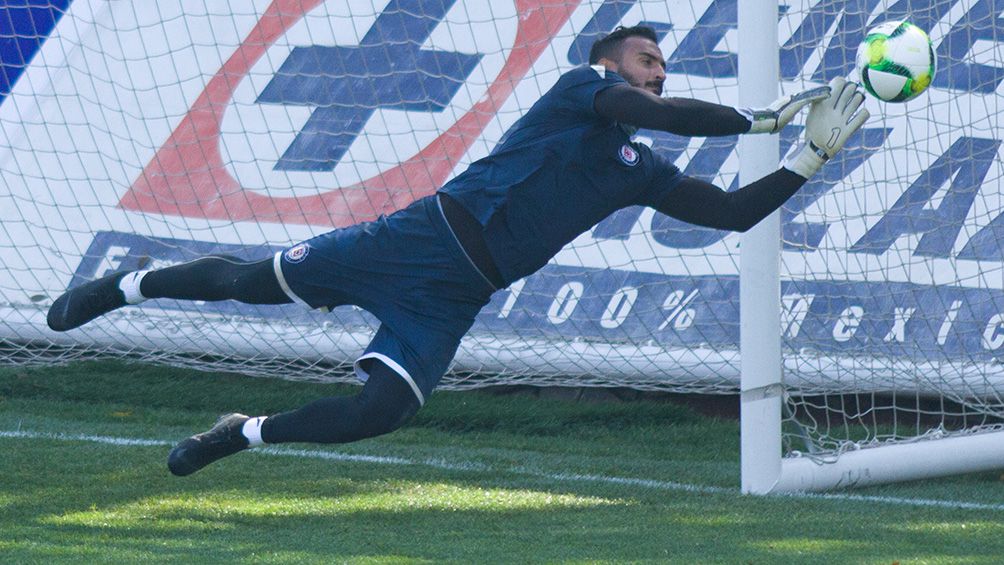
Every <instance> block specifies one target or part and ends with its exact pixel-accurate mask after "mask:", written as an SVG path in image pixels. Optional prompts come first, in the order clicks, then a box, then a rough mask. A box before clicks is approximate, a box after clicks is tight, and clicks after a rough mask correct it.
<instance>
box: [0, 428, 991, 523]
mask: <svg viewBox="0 0 1004 565" xmlns="http://www.w3.org/2000/svg"><path fill="white" fill-rule="evenodd" d="M0 438H14V439H49V440H58V441H85V442H91V443H101V444H105V445H117V446H122V447H133V446H140V447H164V446H173V445H174V443H175V442H173V441H167V440H158V439H134V438H123V437H113V436H101V435H89V434H62V433H48V432H32V431H25V430H0ZM249 453H257V454H261V455H269V456H278V457H297V458H302V459H321V460H325V461H348V462H354V463H376V464H380V465H418V466H422V467H431V468H434V469H442V470H445V471H476V472H484V471H493V472H496V473H499V472H506V473H512V474H518V475H524V476H531V477H537V478H542V479H548V480H552V481H556V482H588V483H603V484H614V485H626V486H635V487H643V488H650V489H657V490H669V491H680V492H688V493H698V494H728V495H736V494H738V491H736V489H734V488H728V487H714V486H704V485H692V484H687V483H677V482H673V481H659V480H654V479H639V478H631V477H610V476H606V475H581V474H574V473H547V472H544V471H538V470H533V469H528V468H525V467H509V468H505V469H500V468H497V467H494V466H492V465H487V464H484V463H478V462H475V461H450V460H446V459H408V458H405V457H387V456H382V455H356V454H351V453H339V452H337V451H313V450H307V449H290V448H286V447H261V448H255V449H252V450H250V451H249ZM767 496H768V497H778V498H795V499H806V500H836V501H841V502H869V503H879V504H892V505H897V506H920V507H927V508H946V509H953V510H991V511H998V512H1004V504H985V503H980V502H963V501H958V500H935V499H927V498H899V497H894V496H873V495H860V494H846V493H810V492H792V493H780V494H771V495H767Z"/></svg>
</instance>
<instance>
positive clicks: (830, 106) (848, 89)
mask: <svg viewBox="0 0 1004 565" xmlns="http://www.w3.org/2000/svg"><path fill="white" fill-rule="evenodd" d="M864 101H865V95H864V94H862V93H861V91H860V90H858V85H857V84H855V83H853V82H847V80H845V79H843V78H841V77H837V78H834V79H833V80H831V81H830V95H829V97H827V98H826V99H825V100H820V101H818V102H814V103H813V104H812V107H811V108H809V116H808V117H807V118H806V119H805V140H804V141H802V142H801V143H798V144H796V145H795V146H794V147H792V148H791V150H790V151H788V154H787V155H786V156H785V157H784V160H783V161H782V162H781V166H782V167H784V168H786V169H788V170H789V171H791V172H793V173H795V174H797V175H799V176H802V177H805V178H806V179H808V178H810V177H812V175H814V174H816V171H818V170H819V169H820V167H822V166H823V164H824V163H826V162H827V161H828V160H830V159H831V158H832V157H833V156H834V155H836V154H837V152H838V151H840V148H841V147H843V146H844V143H845V142H846V141H847V138H848V137H850V136H851V134H853V133H854V132H856V131H858V130H859V129H860V128H861V126H862V125H864V123H865V121H866V120H867V119H868V116H870V115H871V114H869V113H868V110H866V109H865V108H861V105H862V104H863V103H864ZM859 108H860V111H858V109H859Z"/></svg>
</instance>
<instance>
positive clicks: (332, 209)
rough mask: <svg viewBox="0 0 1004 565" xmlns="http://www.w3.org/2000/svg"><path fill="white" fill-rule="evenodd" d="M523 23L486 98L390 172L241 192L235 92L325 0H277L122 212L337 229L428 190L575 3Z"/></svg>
mask: <svg viewBox="0 0 1004 565" xmlns="http://www.w3.org/2000/svg"><path fill="white" fill-rule="evenodd" d="M515 2H516V10H517V12H518V15H519V23H518V27H517V30H516V38H515V41H514V43H513V46H512V49H511V51H510V53H509V57H508V59H506V61H505V64H504V65H503V67H502V69H501V70H500V71H499V73H498V75H497V76H496V77H495V79H494V80H493V81H492V84H491V85H490V86H489V87H488V91H487V92H486V94H485V95H484V96H483V97H482V98H481V99H480V101H479V102H478V103H477V104H475V105H474V106H473V107H472V108H470V110H468V111H467V112H466V113H465V114H464V115H463V116H462V117H461V118H460V119H459V120H457V122H456V123H455V124H454V125H453V126H451V127H450V128H449V129H448V130H446V131H445V132H443V133H442V134H441V135H440V136H439V137H437V138H436V139H435V140H434V141H432V142H431V143H430V144H428V145H427V146H425V147H424V148H423V149H421V150H420V151H419V152H418V153H417V154H415V155H414V156H412V157H411V158H409V159H407V160H406V161H404V162H403V163H400V164H399V165H397V166H396V167H394V168H392V169H389V170H387V171H383V172H381V173H380V174H378V175H376V176H374V177H372V178H370V179H367V180H364V181H361V182H359V183H356V184H354V185H352V186H347V187H339V188H334V189H332V190H330V191H328V192H325V193H322V194H318V195H312V196H304V197H274V196H268V195H264V194H260V193H258V192H255V191H253V190H245V189H244V188H243V187H242V186H241V185H240V183H238V181H237V180H236V179H235V178H234V177H233V176H232V175H231V174H230V172H229V171H228V170H227V168H226V165H225V164H224V162H223V158H222V155H221V151H220V124H221V122H222V120H223V114H224V112H225V110H226V108H227V106H228V104H229V103H230V101H231V99H232V98H233V95H234V91H235V90H236V88H237V86H238V84H239V83H240V82H241V80H243V79H244V78H245V77H246V76H247V74H248V72H249V71H250V69H251V68H252V67H253V66H254V64H255V63H256V62H257V61H258V60H259V59H260V58H261V56H262V55H263V54H264V53H265V52H266V51H267V50H268V48H269V47H271V46H272V44H273V43H274V42H275V41H276V40H277V39H278V38H280V37H282V36H283V35H284V34H285V33H286V32H287V31H288V30H289V29H290V28H291V27H292V26H293V25H295V24H296V23H297V22H298V21H299V20H300V19H302V18H303V16H304V15H305V14H306V13H307V12H309V11H310V10H312V9H314V8H316V7H317V6H318V5H320V4H321V3H322V0H275V1H274V2H272V4H271V5H269V7H268V9H267V10H266V11H265V14H264V15H262V17H261V19H260V20H259V21H258V23H257V24H256V25H255V27H254V28H253V29H252V30H251V32H250V33H249V34H248V36H247V37H246V38H245V39H244V41H243V42H242V43H241V45H240V46H239V47H238V48H237V50H236V51H235V52H234V53H233V55H231V56H230V58H229V59H227V61H226V62H225V63H224V64H223V66H222V68H220V70H219V71H218V72H217V73H216V75H215V76H213V78H212V79H210V81H209V83H208V84H207V85H206V88H205V89H204V90H203V91H202V94H200V95H199V97H198V98H197V99H196V101H195V103H194V104H193V105H192V107H191V108H190V109H189V111H188V113H187V114H186V115H185V117H184V118H183V119H182V120H181V123H179V124H178V126H177V127H176V128H175V129H174V131H173V132H172V134H171V136H170V137H169V138H168V139H167V141H166V142H164V145H163V146H162V147H161V148H160V149H159V150H158V151H157V153H156V154H155V155H154V157H153V159H151V160H150V163H149V164H147V166H146V167H145V168H144V169H143V172H142V173H141V174H140V176H139V178H138V179H136V182H134V183H133V185H132V187H130V189H129V191H128V192H127V193H126V194H125V195H124V196H123V197H122V200H121V201H120V202H119V205H120V206H121V207H122V208H125V209H127V210H136V211H140V212H147V213H152V214H168V215H176V216H186V217H192V218H207V219H220V220H230V221H256V222H282V223H295V224H311V225H322V226H334V227H340V226H345V225H350V224H354V223H358V222H362V221H367V220H371V219H373V218H375V217H377V216H379V215H380V214H383V213H388V212H391V211H394V210H397V209H399V208H402V207H404V206H406V205H407V204H409V203H410V202H412V201H413V200H415V199H416V198H420V197H422V196H426V195H429V194H432V193H434V192H435V191H436V190H437V189H439V187H440V186H441V185H442V184H443V183H444V182H445V181H446V178H447V177H448V176H449V174H450V171H451V170H452V169H453V167H454V166H455V164H456V163H457V161H458V160H459V159H460V158H461V157H462V156H463V155H464V153H466V151H467V150H468V149H469V148H470V146H471V144H472V143H473V142H474V141H475V140H476V139H477V138H478V136H480V135H481V133H482V131H484V128H485V126H486V125H487V124H488V122H489V120H490V119H491V118H492V117H493V116H494V115H495V113H496V112H497V110H498V108H499V107H501V106H502V104H503V103H504V102H505V101H506V99H507V98H508V97H509V95H510V94H512V91H513V89H514V88H515V86H516V84H518V83H519V81H520V80H521V79H522V78H523V76H524V75H525V74H526V72H527V71H528V70H529V69H530V67H531V66H532V65H533V63H534V61H536V60H537V57H539V56H540V54H541V53H542V52H543V50H544V49H545V48H546V47H547V46H548V45H550V42H551V39H552V38H553V37H554V34H555V33H557V31H558V30H559V29H560V28H561V26H562V25H564V23H565V21H567V19H568V17H569V16H570V15H571V12H572V11H573V10H574V9H575V7H576V5H577V4H578V0H515Z"/></svg>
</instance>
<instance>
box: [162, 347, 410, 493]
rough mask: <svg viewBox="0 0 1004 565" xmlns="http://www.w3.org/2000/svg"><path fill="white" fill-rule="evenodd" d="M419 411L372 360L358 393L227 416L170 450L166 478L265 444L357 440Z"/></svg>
mask: <svg viewBox="0 0 1004 565" xmlns="http://www.w3.org/2000/svg"><path fill="white" fill-rule="evenodd" d="M420 407H421V404H420V402H419V400H418V397H417V396H415V393H414V391H412V389H411V387H410V385H408V383H407V382H406V381H405V380H404V379H403V378H402V377H401V375H399V374H398V373H397V372H395V371H394V370H393V369H391V368H390V367H388V366H387V365H385V364H384V363H382V362H380V361H378V360H373V361H372V365H371V366H370V367H369V378H368V379H367V381H366V384H365V386H363V389H362V391H360V392H359V394H356V395H353V396H338V397H330V398H322V399H320V400H316V401H314V402H311V403H310V404H307V405H305V406H303V407H301V408H298V409H296V410H293V411H291V412H283V413H281V414H276V415H274V416H268V417H258V418H249V417H247V416H244V415H242V414H228V415H226V416H223V417H222V418H220V420H219V421H218V422H217V424H216V425H215V426H213V428H212V429H211V430H209V431H208V432H205V433H202V434H198V435H195V436H192V437H190V438H188V439H186V440H184V441H182V442H181V443H179V444H178V445H177V446H176V447H175V448H174V449H173V450H171V454H170V455H169V456H168V459H167V466H168V468H169V469H170V470H171V473H173V474H175V475H178V476H185V475H190V474H192V473H194V472H195V471H198V470H199V469H201V468H203V467H205V466H206V465H208V464H210V463H212V462H213V461H216V460H217V459H220V458H222V457H226V456H227V455H232V454H234V453H237V452H238V451H242V450H244V449H247V448H248V447H255V446H258V445H263V444H265V443H286V442H312V443H348V442H351V441H357V440H360V439H365V438H369V437H374V436H378V435H381V434H386V433H388V432H391V431H394V430H396V429H398V428H400V427H401V426H402V425H404V424H405V423H406V422H407V421H408V420H410V419H411V418H412V416H414V415H415V413H416V412H418V409H419V408H420Z"/></svg>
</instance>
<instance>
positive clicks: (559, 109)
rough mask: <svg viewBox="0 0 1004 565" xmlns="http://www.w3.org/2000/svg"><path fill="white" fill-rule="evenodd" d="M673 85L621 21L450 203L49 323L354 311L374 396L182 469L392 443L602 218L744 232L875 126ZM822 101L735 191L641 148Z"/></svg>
mask: <svg viewBox="0 0 1004 565" xmlns="http://www.w3.org/2000/svg"><path fill="white" fill-rule="evenodd" d="M665 80H666V72H665V63H664V60H663V56H662V52H661V51H660V49H659V46H658V43H657V38H656V35H655V33H654V31H653V30H652V29H650V28H647V27H640V26H639V27H630V28H618V29H616V30H614V31H613V32H612V33H611V34H609V35H607V36H606V37H604V38H602V39H601V40H599V41H597V42H596V43H595V44H594V45H593V47H592V50H591V51H590V55H589V65H588V66H585V65H584V66H581V67H578V68H575V69H573V70H571V71H569V72H567V73H565V74H564V75H562V76H561V77H560V78H559V79H558V81H557V83H556V84H555V85H554V87H552V88H551V89H550V90H549V91H548V92H547V93H545V94H544V95H543V96H542V97H541V98H540V100H538V101H537V102H536V103H535V104H534V105H533V107H531V108H530V110H529V111H528V112H527V113H526V114H525V115H524V116H523V117H522V118H521V119H520V120H519V121H517V122H516V123H515V124H514V125H513V126H512V128H510V129H509V131H508V132H506V134H505V135H504V136H503V138H502V140H501V141H500V142H499V144H498V146H497V147H496V148H495V149H494V150H493V151H492V152H491V154H490V155H488V156H487V157H485V158H483V159H481V160H479V161H477V162H475V163H473V164H471V166H470V167H469V168H468V169H467V170H466V171H464V172H462V173H461V174H459V175H458V176H457V177H456V178H454V179H453V180H451V181H450V182H448V183H447V184H446V185H445V186H443V187H442V188H441V189H440V190H439V192H438V193H436V194H435V195H432V196H429V197H426V198H423V199H420V200H417V201H415V202H414V203H412V204H411V205H409V206H408V207H406V208H404V209H403V210H399V211H397V212H395V213H393V214H391V215H389V216H381V217H380V218H378V219H377V220H375V221H372V222H367V223H363V224H358V225H354V226H350V227H347V228H343V229H337V230H334V231H331V232H328V233H325V234H323V235H320V236H317V237H315V238H312V239H309V240H307V241H304V242H302V243H299V244H297V245H294V246H292V247H289V248H288V249H286V250H284V251H282V252H279V253H277V254H276V255H275V256H274V257H273V258H271V259H267V260H264V261H259V262H241V261H237V260H234V259H232V258H229V257H223V256H208V257H203V258H201V259H198V260H195V261H192V262H189V263H185V264H181V265H176V266H172V267H167V268H164V269H159V270H153V271H134V272H120V273H116V274H112V275H109V276H107V277H104V278H101V279H97V280H95V281H92V282H89V283H87V284H84V285H80V286H78V287H75V288H73V289H71V290H69V291H68V292H66V293H65V294H63V295H62V296H61V297H59V298H58V299H57V300H56V301H55V302H54V303H53V305H52V307H51V308H50V310H49V314H48V323H49V326H50V327H51V328H52V329H53V330H56V331H67V330H71V329H73V328H76V327H78V326H80V325H82V324H84V323H87V322H88V321H90V320H92V319H94V318H96V317H98V316H100V315H102V314H105V313H107V312H110V311H112V310H114V309H116V308H119V307H122V306H125V305H127V304H137V303H139V302H142V301H143V300H147V299H151V298H174V299H183V300H184V299H187V300H228V299H229V300H238V301H241V302H245V303H250V304H283V303H290V302H296V303H299V304H302V305H304V306H307V307H309V308H331V307H334V306H338V305H343V304H354V305H357V306H359V307H362V308H364V309H366V310H368V311H370V312H371V313H372V314H373V315H375V316H376V317H377V319H379V320H380V322H381V326H380V328H379V329H378V331H377V332H376V334H375V335H374V337H373V340H372V342H371V343H370V344H369V346H368V347H367V348H366V350H365V352H364V353H363V354H362V356H361V357H359V359H358V360H356V362H355V371H356V374H357V375H358V376H359V377H360V378H361V379H362V380H364V381H365V385H364V386H363V387H362V389H361V391H360V392H359V393H358V394H356V395H351V396H342V397H331V398H322V399H319V400H317V401H314V402H312V403H309V404H307V405H305V406H302V407H300V408H298V409H295V410H292V411H289V412H283V413H279V414H274V415H270V416H259V417H248V416H245V415H242V414H228V415H225V416H222V417H221V418H220V419H219V420H218V421H217V423H216V424H215V425H214V426H213V427H212V428H211V429H210V430H209V431H207V432H203V433H200V434H197V435H194V436H192V437H190V438H188V439H185V440H183V441H182V442H180V443H179V444H178V445H177V446H176V447H175V448H174V449H173V450H172V451H171V452H170V455H169V456H168V468H169V469H170V471H171V472H172V473H174V474H175V475H188V474H191V473H193V472H195V471H197V470H199V469H201V468H202V467H204V466H206V465H208V464H209V463H212V462H213V461H216V460H217V459H220V458H221V457H224V456H227V455H231V454H233V453H236V452H239V451H241V450H244V449H247V448H249V447H255V446H260V445H264V444H271V443H285V442H318V443H343V442H350V441H355V440H359V439H363V438H368V437H373V436H377V435H380V434H384V433H388V432H390V431H393V430H395V429H397V428H398V427H400V426H401V425H402V424H404V423H405V422H407V421H408V420H409V419H410V418H411V417H412V416H413V415H414V414H415V413H416V412H417V411H418V409H419V408H420V407H421V406H422V405H423V404H424V403H425V401H426V399H427V398H428V397H429V395H430V394H431V393H432V391H433V389H434V388H435V387H436V384H437V383H438V382H439V379H440V378H441V376H442V375H443V373H444V372H445V371H446V370H447V368H448V366H449V364H450V362H451V360H452V359H453V356H454V355H455V353H456V350H457V347H458V346H459V344H460V340H461V338H462V337H463V336H464V334H465V333H466V332H467V331H468V330H469V329H470V327H471V325H472V324H473V323H474V319H475V316H476V315H477V314H478V312H479V311H480V310H481V308H482V307H483V306H485V305H486V304H487V303H488V302H489V299H490V297H491V295H492V293H494V292H495V291H496V290H499V289H502V288H505V287H507V286H508V285H509V284H511V283H512V282H514V281H517V280H519V279H521V278H523V277H525V276H527V275H529V274H531V273H533V272H535V271H537V270H538V269H540V268H541V267H543V266H544V265H545V264H546V263H547V262H548V261H549V260H550V259H551V257H552V256H554V255H555V254H556V253H557V252H558V251H559V250H560V249H561V248H562V247H563V246H565V245H566V244H567V243H569V242H570V241H572V240H573V239H574V238H575V237H577V236H578V235H579V234H581V233H583V232H584V231H586V230H588V229H590V228H591V227H592V226H593V225H595V224H596V223H598V222H599V221H600V220H602V219H604V218H605V217H607V216H608V215H610V214H611V213H613V212H614V211H616V210H618V209H620V208H624V207H626V206H632V205H646V206H651V207H653V208H655V209H656V210H658V211H660V212H662V213H664V214H666V215H669V216H672V217H674V218H677V219H679V220H682V221H685V222H689V223H691V224H696V225H699V226H705V227H709V228H716V229H723V230H735V231H745V230H747V229H749V228H751V227H752V226H753V225H755V224H756V223H757V222H759V221H760V220H762V219H763V218H765V217H766V216H768V215H769V214H770V213H771V212H773V211H774V210H776V209H777V208H778V207H780V206H781V205H782V204H783V203H784V202H785V201H786V200H788V198H789V197H791V196H792V195H793V194H794V193H795V192H796V191H797V190H798V189H799V188H800V187H801V186H802V185H803V184H804V183H805V182H806V180H807V179H809V178H810V177H812V175H813V174H815V173H816V171H818V170H819V169H820V167H822V166H823V164H824V163H825V162H826V161H827V160H828V159H830V158H832V157H833V156H834V155H835V154H836V153H837V152H838V151H840V149H841V147H843V145H844V142H845V141H846V140H847V138H848V137H849V136H850V135H851V134H853V133H854V132H855V131H857V130H858V129H859V128H860V127H861V125H862V124H863V123H864V122H865V120H866V119H867V118H868V112H867V111H866V110H865V109H864V108H861V105H862V102H863V100H864V96H863V95H862V94H861V92H860V91H858V89H857V87H856V85H854V84H853V83H848V82H846V81H844V80H843V79H839V78H838V79H834V80H833V81H832V82H830V84H829V86H828V87H821V88H816V89H813V90H809V91H806V92H802V93H799V94H795V95H790V96H785V97H783V98H781V99H779V100H777V101H776V102H774V103H773V104H771V105H770V106H769V107H768V108H765V109H742V108H732V107H730V106H723V105H719V104H712V103H707V102H701V101H698V100H691V99H681V98H662V97H661V95H662V91H663V83H664V81H665ZM809 105H811V107H810V109H809V114H808V117H807V120H806V129H805V139H804V141H802V142H801V143H800V144H797V145H796V146H795V147H794V148H793V149H792V151H790V152H789V153H788V155H787V156H786V157H785V159H784V160H783V162H782V164H781V167H780V168H779V169H778V170H777V171H775V172H773V173H771V174H769V175H767V176H765V177H763V178H761V179H760V180H758V181H756V182H753V183H751V184H749V185H747V186H744V187H742V188H740V189H739V190H736V191H734V192H731V193H729V192H725V191H723V190H721V189H719V188H717V187H715V186H713V185H711V184H709V183H707V182H704V181H702V180H698V179H694V178H689V177H687V176H684V175H683V174H682V173H681V172H680V170H679V169H677V168H676V167H675V166H673V165H672V164H671V163H669V162H667V161H665V160H664V159H662V158H661V157H660V156H658V155H656V154H654V153H652V151H651V150H650V149H649V148H648V147H646V146H645V145H643V144H640V143H636V142H633V141H632V139H631V138H632V135H633V134H634V132H635V131H636V130H637V128H648V129H655V130H661V131H666V132H671V133H674V134H678V135H684V136H725V135H736V134H743V133H776V132H778V131H779V130H780V129H781V128H783V127H784V126H785V125H786V124H788V123H789V122H790V121H791V120H792V118H793V117H794V116H795V115H796V114H797V113H798V112H799V111H800V110H801V109H803V108H804V107H806V106H809Z"/></svg>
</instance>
